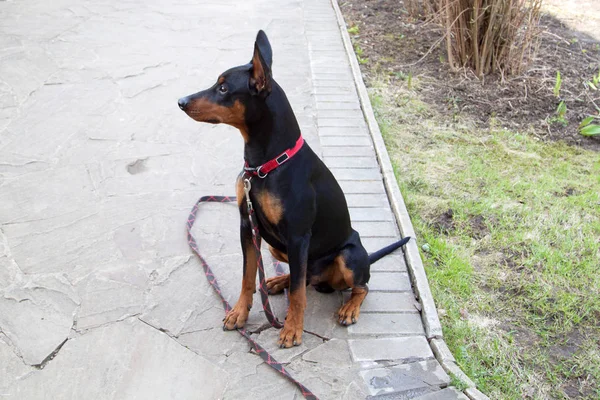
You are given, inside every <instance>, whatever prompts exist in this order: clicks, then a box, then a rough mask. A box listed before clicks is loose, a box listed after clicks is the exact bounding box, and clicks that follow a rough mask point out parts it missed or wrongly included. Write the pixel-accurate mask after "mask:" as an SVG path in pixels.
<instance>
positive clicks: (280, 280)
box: [267, 274, 290, 294]
mask: <svg viewBox="0 0 600 400" xmlns="http://www.w3.org/2000/svg"><path fill="white" fill-rule="evenodd" d="M289 287H290V274H285V275H280V276H274V277H272V278H268V279H267V290H268V292H269V294H279V293H282V292H283V289H287V288H289Z"/></svg>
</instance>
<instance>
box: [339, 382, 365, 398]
mask: <svg viewBox="0 0 600 400" xmlns="http://www.w3.org/2000/svg"><path fill="white" fill-rule="evenodd" d="M366 397H367V394H366V393H365V392H364V391H362V389H361V387H360V386H358V384H357V383H356V382H352V383H351V384H350V385H348V388H346V391H345V392H344V395H343V397H342V400H364V399H365V398H366Z"/></svg>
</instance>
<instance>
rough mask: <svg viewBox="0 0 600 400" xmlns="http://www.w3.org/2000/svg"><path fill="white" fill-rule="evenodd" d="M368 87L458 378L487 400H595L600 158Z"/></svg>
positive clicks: (599, 376) (393, 90) (599, 330)
mask: <svg viewBox="0 0 600 400" xmlns="http://www.w3.org/2000/svg"><path fill="white" fill-rule="evenodd" d="M414 79H415V80H418V79H417V78H416V77H415V78H414ZM370 84H371V85H372V86H373V87H372V88H371V89H370V93H371V101H372V103H373V106H374V109H375V113H376V116H377V119H378V122H379V125H380V128H381V131H382V134H383V136H384V140H385V142H386V146H387V147H388V151H389V152H390V156H391V158H392V163H393V164H394V168H395V172H396V177H397V179H398V183H399V185H400V188H401V191H402V194H403V196H404V199H405V202H406V204H407V207H408V209H409V213H410V215H411V218H412V221H413V224H414V225H415V229H416V231H417V235H418V240H419V243H420V245H425V246H424V248H425V249H426V251H425V250H423V251H421V256H422V257H423V261H424V264H425V268H426V271H427V275H428V277H429V280H430V284H431V289H432V291H433V294H434V297H435V300H436V305H437V307H438V309H441V310H442V311H441V312H440V314H441V320H442V325H443V327H444V336H445V339H446V341H447V343H448V345H449V347H450V348H451V350H452V352H453V354H454V355H455V357H456V358H457V361H458V363H459V365H460V366H461V368H462V369H463V371H464V372H465V373H466V374H467V375H469V376H470V377H471V378H472V379H473V380H475V381H476V382H477V385H478V387H479V388H480V390H482V391H483V392H484V393H486V394H488V395H489V396H490V397H491V398H494V399H522V398H532V399H546V398H556V399H562V398H565V399H567V398H589V399H598V398H600V390H599V389H598V386H599V385H600V350H599V348H600V342H599V339H598V338H600V250H599V249H600V154H598V153H594V152H590V151H585V150H582V149H578V148H575V147H572V146H568V145H566V144H563V143H547V142H541V141H539V140H537V139H536V138H535V136H533V135H529V134H527V133H520V132H512V131H507V130H504V129H502V128H500V127H497V126H495V124H494V123H492V124H491V126H490V127H489V128H488V129H483V130H482V129H480V128H479V129H476V128H474V126H472V125H471V124H469V121H465V120H462V119H461V116H460V115H458V116H456V115H455V116H453V117H444V116H441V115H438V113H436V112H435V111H434V110H433V109H431V108H430V107H429V106H428V105H427V104H425V103H424V102H422V101H421V100H420V99H419V95H418V92H417V91H414V90H409V89H407V88H406V85H405V84H403V86H401V87H400V86H392V85H390V84H389V83H388V82H386V81H384V80H382V79H381V78H379V79H378V80H377V81H374V82H370ZM414 86H415V87H418V84H416V85H414ZM449 210H451V212H450V211H449Z"/></svg>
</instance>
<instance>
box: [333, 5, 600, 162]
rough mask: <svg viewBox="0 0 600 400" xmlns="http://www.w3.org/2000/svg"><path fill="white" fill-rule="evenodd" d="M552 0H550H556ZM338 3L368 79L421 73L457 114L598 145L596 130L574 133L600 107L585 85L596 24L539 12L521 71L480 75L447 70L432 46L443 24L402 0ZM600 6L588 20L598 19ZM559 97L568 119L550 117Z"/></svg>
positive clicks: (596, 51) (426, 91)
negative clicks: (533, 43)
mask: <svg viewBox="0 0 600 400" xmlns="http://www.w3.org/2000/svg"><path fill="white" fill-rule="evenodd" d="M568 1H571V2H573V0H568ZM583 1H584V0H583ZM549 2H550V5H551V6H552V5H553V4H554V3H557V1H556V0H549ZM557 4H560V2H559V3H557ZM340 6H341V9H342V12H343V13H344V17H345V19H346V23H347V24H348V26H349V27H353V26H357V27H358V33H357V34H353V35H351V36H352V37H353V41H354V42H355V45H357V46H360V48H361V49H362V51H363V54H362V56H361V58H362V59H366V62H364V63H362V65H361V69H362V72H363V75H364V76H365V78H366V82H367V85H369V82H370V80H371V79H375V78H376V77H378V76H381V75H382V74H384V75H386V76H388V77H389V78H390V79H391V81H392V83H394V81H397V83H398V84H405V81H406V80H407V77H408V76H409V75H412V76H413V77H418V80H419V85H418V90H419V92H420V93H421V95H422V96H423V100H424V101H426V102H427V103H428V104H432V105H435V107H436V108H437V109H438V110H439V111H441V112H442V113H444V114H447V115H450V116H452V117H453V118H454V119H457V118H460V117H461V116H465V117H467V118H468V119H469V120H473V121H475V122H476V124H477V125H478V127H480V128H486V127H489V126H490V125H491V124H495V125H496V126H498V125H499V126H502V127H506V128H509V129H513V130H519V131H521V132H529V133H531V134H533V135H536V136H538V137H539V138H541V139H544V140H564V141H566V142H567V143H569V144H573V145H578V146H581V147H583V148H586V149H591V150H595V151H600V137H591V138H588V137H584V136H581V135H580V134H579V133H578V125H579V123H580V122H581V121H582V120H583V119H584V118H585V117H587V116H590V115H597V114H598V111H597V110H596V107H595V105H594V103H595V104H596V105H597V106H598V107H600V88H598V90H596V91H594V90H592V89H590V88H588V87H586V86H585V85H584V82H585V81H589V80H591V78H592V76H593V75H594V74H596V73H598V69H599V68H600V40H598V39H600V36H598V35H597V38H594V37H592V36H591V35H592V34H593V33H592V32H593V30H590V29H588V30H587V32H588V33H585V32H580V31H576V30H573V29H571V28H569V26H568V25H566V23H563V22H561V21H560V20H558V19H556V18H555V17H553V16H552V15H550V14H544V15H543V16H542V19H541V25H542V34H541V35H540V37H539V48H538V51H537V53H536V56H535V57H534V58H533V59H532V60H531V62H530V63H529V65H528V67H527V68H526V69H525V72H524V73H523V74H522V75H521V76H510V77H506V76H502V75H500V74H496V75H488V76H486V77H484V78H483V79H482V80H480V79H478V78H477V77H476V76H475V75H474V74H473V73H472V72H471V71H469V70H468V69H466V68H465V69H462V70H461V71H459V72H451V71H450V69H449V68H448V65H447V63H446V62H445V60H446V59H447V56H446V54H445V48H444V46H440V45H437V46H436V42H438V41H439V39H440V38H441V37H442V36H443V33H442V31H441V29H440V28H439V27H438V26H436V25H435V24H433V23H431V22H426V21H421V20H418V19H414V18H412V17H410V16H409V15H408V14H407V12H406V11H405V9H404V6H403V2H402V1H398V0H363V1H355V2H342V3H341V4H340ZM593 9H594V7H592V8H591V10H593ZM588 11H589V10H588ZM586 12H587V11H586ZM591 12H592V13H593V11H591ZM598 14H599V15H596V14H593V17H592V20H591V22H590V21H587V22H589V24H586V26H588V27H589V26H591V27H593V26H594V25H596V26H597V25H600V23H599V22H600V13H598ZM574 18H575V17H573V18H571V19H574ZM571 22H573V21H571ZM596 30H598V29H596ZM557 71H560V73H561V76H562V85H561V89H560V95H559V97H556V96H555V95H554V90H553V89H554V86H555V82H556V73H557ZM561 101H564V102H565V104H566V106H567V112H566V116H565V119H566V121H557V120H556V118H555V117H556V109H557V107H558V104H559V103H560V102H561Z"/></svg>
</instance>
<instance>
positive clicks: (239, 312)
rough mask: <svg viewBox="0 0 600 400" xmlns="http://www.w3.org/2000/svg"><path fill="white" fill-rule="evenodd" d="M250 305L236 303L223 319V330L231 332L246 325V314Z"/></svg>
mask: <svg viewBox="0 0 600 400" xmlns="http://www.w3.org/2000/svg"><path fill="white" fill-rule="evenodd" d="M251 307H252V305H250V304H246V303H243V302H240V301H238V302H237V304H236V305H235V306H234V307H233V309H231V310H230V311H229V312H228V313H227V315H226V316H225V318H224V319H223V330H224V331H225V330H227V331H231V330H234V329H239V328H243V327H244V325H246V320H247V319H248V314H249V313H250V312H249V311H250V308H251Z"/></svg>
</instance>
